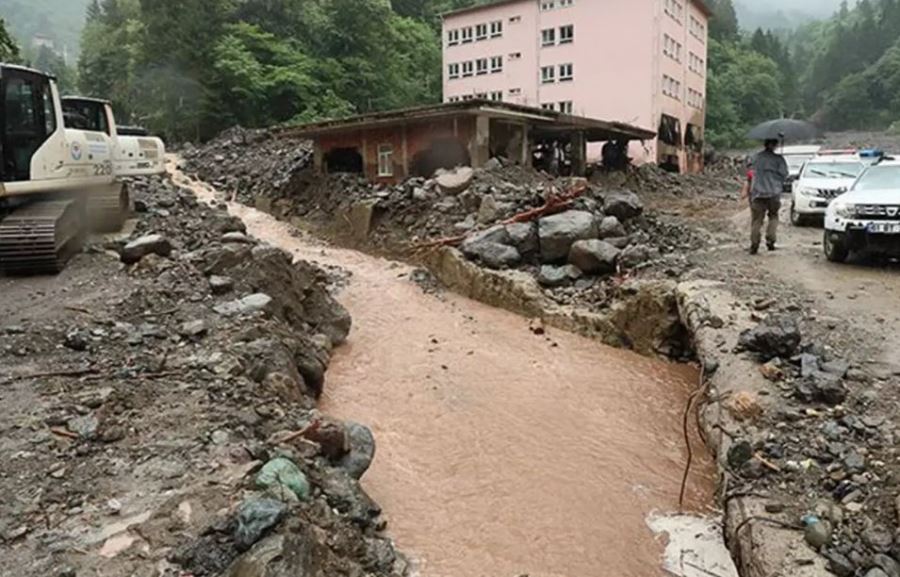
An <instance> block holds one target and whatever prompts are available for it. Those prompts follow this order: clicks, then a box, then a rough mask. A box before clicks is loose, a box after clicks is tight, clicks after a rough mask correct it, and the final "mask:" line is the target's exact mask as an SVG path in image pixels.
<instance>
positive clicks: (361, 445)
mask: <svg viewBox="0 0 900 577" xmlns="http://www.w3.org/2000/svg"><path fill="white" fill-rule="evenodd" d="M345 426H346V428H347V436H348V438H349V441H350V452H348V453H347V454H346V455H344V457H343V458H342V459H341V460H340V461H338V466H339V467H341V468H342V469H344V470H345V471H347V473H349V474H350V476H351V477H353V478H354V479H362V477H363V475H364V474H365V473H366V471H368V470H369V467H370V466H371V465H372V461H373V460H374V459H375V436H374V435H372V431H371V430H370V429H369V428H368V427H366V426H364V425H360V424H358V423H346V425H345Z"/></svg>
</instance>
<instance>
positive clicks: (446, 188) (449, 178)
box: [434, 166, 475, 196]
mask: <svg viewBox="0 0 900 577" xmlns="http://www.w3.org/2000/svg"><path fill="white" fill-rule="evenodd" d="M474 175H475V171H473V170H472V169H471V168H469V167H468V166H460V167H458V168H456V169H455V170H452V171H450V170H439V171H438V172H437V173H436V174H435V177H434V180H435V182H437V185H438V186H439V187H440V189H441V191H442V192H443V193H444V194H450V195H454V196H455V195H457V194H460V193H461V192H463V191H465V190H467V189H468V188H469V185H470V184H471V183H472V177H473V176H474Z"/></svg>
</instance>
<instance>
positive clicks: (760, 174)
mask: <svg viewBox="0 0 900 577" xmlns="http://www.w3.org/2000/svg"><path fill="white" fill-rule="evenodd" d="M764 146H765V148H764V149H763V150H762V152H760V153H759V154H757V155H756V157H755V158H754V159H753V170H752V171H751V172H750V173H749V174H750V175H752V176H749V175H748V176H749V178H748V183H747V185H745V187H744V191H745V192H744V198H747V197H748V196H749V198H750V214H751V215H752V222H751V225H750V254H757V253H758V252H759V244H760V242H761V241H762V228H763V223H764V222H765V220H766V217H767V216H768V218H769V226H768V227H767V228H766V246H768V248H769V250H775V248H776V247H775V243H776V242H777V240H778V215H779V213H780V212H781V193H782V191H783V190H784V181H785V180H787V178H788V176H789V174H790V172H789V171H788V165H787V161H786V160H785V159H784V157H783V156H781V155H780V154H778V153H776V152H775V149H776V148H778V141H777V140H774V139H770V140H766V141H765V143H764Z"/></svg>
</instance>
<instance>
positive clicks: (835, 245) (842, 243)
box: [823, 230, 850, 262]
mask: <svg viewBox="0 0 900 577" xmlns="http://www.w3.org/2000/svg"><path fill="white" fill-rule="evenodd" d="M823 245H824V246H825V258H827V259H828V260H829V261H831V262H844V261H846V260H847V257H848V256H849V255H850V249H848V248H847V240H846V239H845V238H844V235H843V234H839V233H833V232H829V231H827V230H826V231H825V241H824V242H823Z"/></svg>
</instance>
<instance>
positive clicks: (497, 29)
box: [491, 20, 503, 38]
mask: <svg viewBox="0 0 900 577" xmlns="http://www.w3.org/2000/svg"><path fill="white" fill-rule="evenodd" d="M501 36H503V20H496V21H494V22H491V38H500V37H501Z"/></svg>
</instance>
